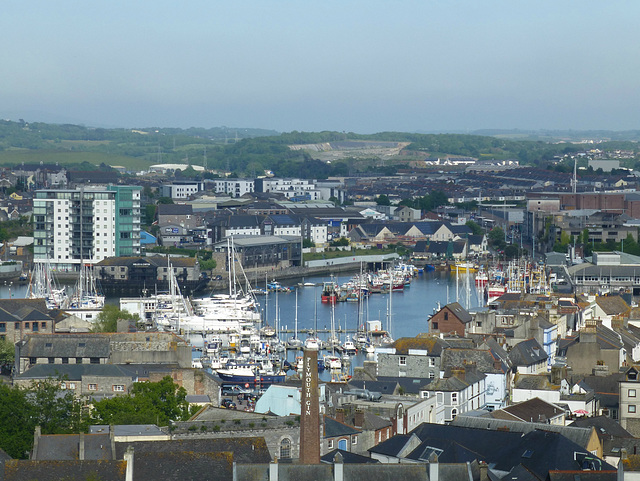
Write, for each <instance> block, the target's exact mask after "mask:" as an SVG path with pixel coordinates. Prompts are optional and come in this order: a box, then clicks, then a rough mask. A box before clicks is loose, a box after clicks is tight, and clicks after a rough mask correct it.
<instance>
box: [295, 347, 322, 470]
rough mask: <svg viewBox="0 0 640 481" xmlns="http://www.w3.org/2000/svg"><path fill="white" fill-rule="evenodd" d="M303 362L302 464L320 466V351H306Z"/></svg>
mask: <svg viewBox="0 0 640 481" xmlns="http://www.w3.org/2000/svg"><path fill="white" fill-rule="evenodd" d="M302 362H303V366H302V406H301V416H300V464H320V406H319V399H318V397H319V396H318V351H317V350H316V349H305V350H304V357H303V359H302Z"/></svg>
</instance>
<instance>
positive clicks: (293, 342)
mask: <svg viewBox="0 0 640 481" xmlns="http://www.w3.org/2000/svg"><path fill="white" fill-rule="evenodd" d="M287 344H289V347H293V348H295V349H300V348H301V347H302V341H301V340H300V339H298V291H296V315H295V329H294V332H293V337H290V338H289V339H288V340H287Z"/></svg>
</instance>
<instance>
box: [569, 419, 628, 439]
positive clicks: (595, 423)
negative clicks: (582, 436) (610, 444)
mask: <svg viewBox="0 0 640 481" xmlns="http://www.w3.org/2000/svg"><path fill="white" fill-rule="evenodd" d="M570 426H573V427H580V428H585V427H594V428H595V429H596V433H598V436H599V437H616V438H633V437H634V436H633V434H631V433H630V432H629V431H627V430H626V429H624V428H623V427H622V426H621V425H620V423H618V422H616V421H614V420H613V419H611V418H610V417H608V416H594V417H584V418H578V419H576V420H575V421H573V422H572V423H571V424H570Z"/></svg>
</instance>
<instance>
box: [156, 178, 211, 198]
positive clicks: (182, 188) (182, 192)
mask: <svg viewBox="0 0 640 481" xmlns="http://www.w3.org/2000/svg"><path fill="white" fill-rule="evenodd" d="M203 190H204V182H200V181H195V180H194V181H190V180H188V181H187V180H185V181H176V182H173V183H171V184H166V185H163V186H162V189H161V193H162V197H171V198H172V199H187V198H188V197H190V196H191V195H193V194H197V193H198V192H201V191H203Z"/></svg>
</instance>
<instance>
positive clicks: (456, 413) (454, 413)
mask: <svg viewBox="0 0 640 481" xmlns="http://www.w3.org/2000/svg"><path fill="white" fill-rule="evenodd" d="M457 415H458V410H457V409H456V408H453V409H452V410H451V419H453V418H455V417H456V416H457Z"/></svg>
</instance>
